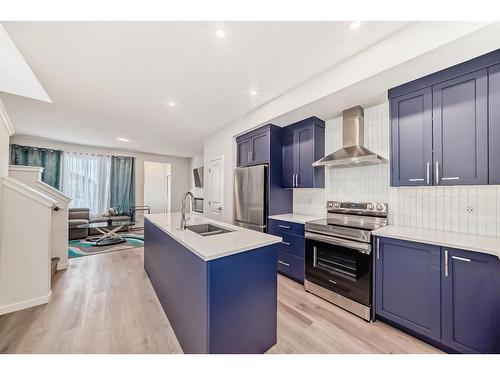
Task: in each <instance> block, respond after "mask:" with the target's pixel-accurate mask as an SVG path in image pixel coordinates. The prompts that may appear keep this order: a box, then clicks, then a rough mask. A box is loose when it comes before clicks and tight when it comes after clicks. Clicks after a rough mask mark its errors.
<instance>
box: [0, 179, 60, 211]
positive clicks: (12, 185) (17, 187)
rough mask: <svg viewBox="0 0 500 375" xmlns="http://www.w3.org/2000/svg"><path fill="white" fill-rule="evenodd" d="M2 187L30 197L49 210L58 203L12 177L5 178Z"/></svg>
mask: <svg viewBox="0 0 500 375" xmlns="http://www.w3.org/2000/svg"><path fill="white" fill-rule="evenodd" d="M2 186H5V187H6V188H9V189H11V190H13V191H15V192H17V193H19V194H22V195H24V196H25V197H28V198H30V199H32V200H34V201H35V202H38V203H40V204H42V205H44V206H46V207H49V208H52V207H54V205H55V204H56V203H57V201H56V200H55V199H52V198H50V197H48V196H47V195H45V194H43V193H41V192H39V191H38V190H35V189H33V188H31V187H29V186H28V185H26V184H23V183H22V182H19V181H17V180H15V179H13V178H12V177H3V178H2Z"/></svg>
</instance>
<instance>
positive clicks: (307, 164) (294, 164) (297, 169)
mask: <svg viewBox="0 0 500 375" xmlns="http://www.w3.org/2000/svg"><path fill="white" fill-rule="evenodd" d="M282 154H283V187H285V188H324V187H325V169H324V166H321V167H313V166H312V164H313V163H314V162H315V161H316V160H319V159H321V158H322V157H324V156H325V122H324V121H323V120H320V119H319V118H317V117H310V118H307V119H305V120H302V121H299V122H296V123H294V124H291V125H289V126H287V127H285V128H284V130H283V149H282Z"/></svg>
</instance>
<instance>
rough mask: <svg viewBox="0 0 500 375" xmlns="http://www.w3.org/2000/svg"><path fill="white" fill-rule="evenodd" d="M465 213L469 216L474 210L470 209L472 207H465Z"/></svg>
mask: <svg viewBox="0 0 500 375" xmlns="http://www.w3.org/2000/svg"><path fill="white" fill-rule="evenodd" d="M465 211H467V213H468V214H471V213H472V212H473V211H474V208H472V206H467V207H465Z"/></svg>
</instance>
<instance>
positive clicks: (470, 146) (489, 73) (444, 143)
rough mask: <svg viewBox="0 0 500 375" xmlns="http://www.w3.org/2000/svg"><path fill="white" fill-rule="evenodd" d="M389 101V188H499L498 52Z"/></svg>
mask: <svg viewBox="0 0 500 375" xmlns="http://www.w3.org/2000/svg"><path fill="white" fill-rule="evenodd" d="M388 96H389V100H390V106H391V185H392V186H426V185H477V184H482V185H485V184H488V183H490V184H500V167H499V166H498V165H497V164H498V163H496V162H495V161H496V160H499V159H500V50H496V51H494V52H491V53H489V54H486V55H483V56H480V57H477V58H475V59H472V60H469V61H466V62H464V63H462V64H459V65H455V66H452V67H450V68H448V69H445V70H442V71H439V72H436V73H434V74H431V75H428V76H425V77H423V78H420V79H417V80H415V81H411V82H408V83H405V84H403V85H401V86H398V87H395V88H392V89H390V90H389V92H388Z"/></svg>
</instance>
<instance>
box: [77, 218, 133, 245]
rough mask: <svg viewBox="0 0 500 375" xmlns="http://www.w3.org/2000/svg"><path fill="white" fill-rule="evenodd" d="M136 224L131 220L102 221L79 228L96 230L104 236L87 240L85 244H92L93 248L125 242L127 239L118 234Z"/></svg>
mask: <svg viewBox="0 0 500 375" xmlns="http://www.w3.org/2000/svg"><path fill="white" fill-rule="evenodd" d="M131 224H134V223H133V222H131V221H129V220H118V221H111V222H109V221H102V222H97V223H88V224H82V225H79V226H78V227H77V228H82V229H95V230H97V231H98V232H99V233H101V234H102V236H101V237H99V238H95V239H91V238H89V239H87V240H85V242H87V243H90V244H92V246H108V245H116V244H119V243H123V242H125V241H126V240H125V238H123V237H122V236H120V235H119V234H118V233H117V232H118V231H120V230H121V229H122V228H123V227H124V226H126V225H131Z"/></svg>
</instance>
